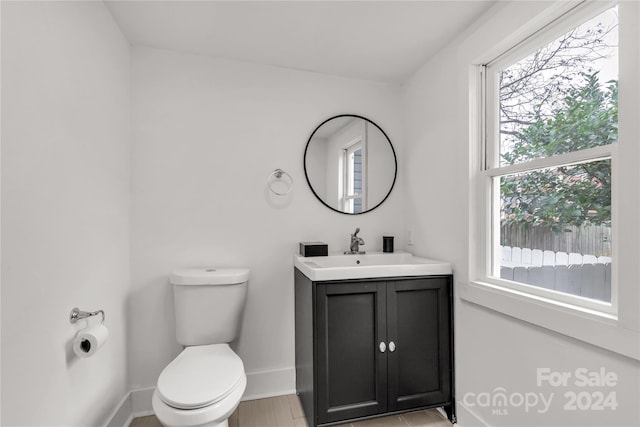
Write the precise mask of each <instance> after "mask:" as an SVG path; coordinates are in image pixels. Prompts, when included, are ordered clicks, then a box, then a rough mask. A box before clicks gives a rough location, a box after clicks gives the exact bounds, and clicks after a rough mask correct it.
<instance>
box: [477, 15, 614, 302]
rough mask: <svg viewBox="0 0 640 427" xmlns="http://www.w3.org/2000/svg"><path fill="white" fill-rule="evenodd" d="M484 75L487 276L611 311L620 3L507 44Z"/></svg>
mask: <svg viewBox="0 0 640 427" xmlns="http://www.w3.org/2000/svg"><path fill="white" fill-rule="evenodd" d="M534 40H535V38H534ZM482 75H483V79H484V84H485V90H484V94H485V95H484V102H483V104H484V111H483V123H484V129H485V130H484V135H485V136H484V141H483V148H484V150H483V153H484V155H483V172H482V174H483V176H484V179H485V181H484V182H485V183H486V185H485V190H486V200H487V202H486V203H487V205H488V206H487V211H488V212H489V213H488V215H489V218H488V220H487V221H486V226H487V228H488V230H487V233H486V239H487V242H486V248H487V250H486V251H485V256H486V268H485V272H486V276H487V279H488V280H489V281H492V282H493V283H497V284H500V285H501V286H504V287H507V288H513V289H516V290H518V291H522V292H525V293H527V294H534V295H540V296H543V297H546V298H550V299H553V300H558V301H563V302H568V303H571V304H574V305H577V306H582V307H587V308H594V309H597V310H598V311H603V312H613V311H615V310H614V308H613V306H612V302H613V297H612V295H615V292H612V283H613V281H612V266H613V263H614V262H615V254H614V253H613V249H612V247H611V240H612V237H611V236H612V226H614V227H615V224H613V221H612V197H611V194H612V191H611V189H612V184H613V183H612V171H613V168H615V167H616V159H615V152H616V145H617V144H616V143H617V140H618V9H617V6H616V7H612V8H610V9H608V10H605V11H604V12H602V11H601V13H599V14H598V15H597V16H595V17H592V18H591V19H588V20H584V21H583V22H582V23H580V24H579V25H572V26H569V27H565V30H564V32H563V33H562V34H561V35H560V36H559V37H557V38H555V39H554V40H552V41H550V42H539V43H537V44H535V45H533V47H532V43H527V44H525V45H522V46H520V47H516V48H514V49H513V50H511V51H509V52H508V53H506V54H505V55H503V56H501V57H500V58H498V59H496V60H494V61H492V62H491V63H489V64H488V65H486V66H484V67H482Z"/></svg>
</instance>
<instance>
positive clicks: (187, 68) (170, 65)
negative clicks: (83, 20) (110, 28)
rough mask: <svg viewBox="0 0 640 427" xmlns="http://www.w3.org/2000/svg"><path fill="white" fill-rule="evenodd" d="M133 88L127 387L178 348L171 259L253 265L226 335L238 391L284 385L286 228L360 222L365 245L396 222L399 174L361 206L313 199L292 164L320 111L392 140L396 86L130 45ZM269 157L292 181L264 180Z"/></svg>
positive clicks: (299, 162)
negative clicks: (271, 185) (359, 121)
mask: <svg viewBox="0 0 640 427" xmlns="http://www.w3.org/2000/svg"><path fill="white" fill-rule="evenodd" d="M132 99H133V104H132V108H133V125H134V130H133V157H132V159H133V160H132V161H133V167H132V171H133V176H132V179H133V197H132V200H133V217H132V221H133V222H132V230H133V234H132V236H133V237H132V286H133V288H132V292H131V297H130V300H129V307H130V312H131V319H130V328H131V338H130V345H131V348H132V352H131V360H130V367H131V380H132V386H133V388H142V387H152V386H154V385H155V383H156V380H157V378H158V375H159V374H160V372H161V370H162V369H163V368H164V366H166V364H167V363H168V362H169V361H170V360H171V359H172V358H173V357H175V355H176V354H177V353H178V352H179V351H180V348H179V346H178V345H177V344H176V342H175V331H174V323H173V322H174V317H173V307H172V304H173V296H172V293H171V288H170V286H169V284H168V275H169V273H170V272H171V270H172V269H175V268H179V267H185V266H198V265H200V266H203V265H205V266H206V265H213V266H219V267H224V266H246V267H249V268H250V269H251V279H250V282H249V293H248V300H247V308H246V314H245V317H244V324H243V328H242V331H241V338H240V340H239V343H238V345H237V349H238V351H239V354H240V356H241V357H242V359H243V361H244V363H245V370H246V371H247V373H248V374H249V388H248V391H247V395H248V396H253V397H255V396H256V395H260V394H277V393H282V392H290V391H292V390H293V388H294V376H293V368H294V322H293V318H294V316H293V260H292V257H293V254H294V253H297V251H298V242H300V241H318V240H320V241H325V242H326V243H328V244H329V248H330V251H344V250H346V249H347V247H348V244H349V235H350V233H352V232H353V230H354V229H355V228H356V227H360V228H361V229H362V231H361V233H360V235H361V236H362V237H363V238H364V240H365V241H366V246H365V247H364V248H363V249H366V250H376V249H377V250H381V246H382V235H383V234H384V235H386V234H389V235H396V236H398V238H399V237H400V231H401V230H402V223H401V221H402V220H401V218H402V204H401V201H402V192H401V188H402V184H400V185H399V186H398V187H396V188H395V189H394V190H393V192H392V194H391V196H390V197H389V199H388V201H387V203H385V204H384V205H383V206H382V207H380V208H378V209H376V210H375V211H373V212H371V213H368V214H365V215H356V216H348V215H343V214H339V213H336V212H333V211H331V210H330V209H328V208H327V207H325V206H324V205H322V204H321V203H320V202H319V201H318V200H316V199H315V197H314V196H313V194H312V193H311V191H310V189H309V188H308V186H307V183H306V181H305V176H304V169H303V153H304V149H305V144H306V142H307V140H308V138H309V135H310V134H311V132H313V130H314V129H315V128H316V126H317V125H318V124H319V123H321V122H322V121H323V120H325V119H326V118H328V117H331V116H334V115H337V114H341V113H354V114H361V115H364V116H366V117H369V118H371V119H372V120H374V121H376V123H378V124H379V125H380V126H381V127H382V128H383V129H385V130H386V131H387V133H388V135H389V137H390V138H391V140H392V141H393V142H394V144H396V148H400V145H401V140H402V135H401V129H400V120H399V117H400V116H399V112H400V109H399V90H398V88H397V87H396V86H389V85H384V84H379V83H372V82H365V81H358V80H349V79H344V78H337V77H329V76H325V75H320V74H313V73H307V72H300V71H294V70H287V69H281V68H274V67H267V66H258V65H252V64H246V63H240V62H233V61H225V60H220V59H213V58H207V57H203V56H196V55H188V54H180V53H175V52H170V51H162V50H154V49H150V48H143V47H140V48H134V49H133V98H132ZM276 168H282V169H283V170H285V171H287V172H288V173H290V174H291V176H292V177H293V179H294V181H295V183H294V188H293V191H292V192H291V193H290V195H289V196H287V197H278V196H275V195H273V194H271V193H270V192H269V190H268V189H267V186H266V182H267V177H268V176H269V174H270V173H271V172H272V171H273V170H274V169H276ZM399 244H400V245H401V244H402V243H401V242H400V243H399ZM262 380H268V381H269V382H270V383H268V384H266V385H261V384H262V383H261V381H262Z"/></svg>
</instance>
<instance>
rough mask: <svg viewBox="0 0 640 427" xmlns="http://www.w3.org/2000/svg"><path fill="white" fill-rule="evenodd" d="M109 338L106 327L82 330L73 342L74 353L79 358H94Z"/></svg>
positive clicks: (98, 326)
mask: <svg viewBox="0 0 640 427" xmlns="http://www.w3.org/2000/svg"><path fill="white" fill-rule="evenodd" d="M108 337H109V330H108V329H107V327H106V326H104V325H97V326H92V327H90V328H86V329H81V330H80V331H79V332H78V334H77V335H76V337H75V339H74V340H73V351H74V352H75V353H76V355H77V356H78V357H91V356H93V355H94V354H95V353H96V352H97V351H98V349H99V348H100V347H102V345H103V344H104V342H105V341H106V340H107V338H108Z"/></svg>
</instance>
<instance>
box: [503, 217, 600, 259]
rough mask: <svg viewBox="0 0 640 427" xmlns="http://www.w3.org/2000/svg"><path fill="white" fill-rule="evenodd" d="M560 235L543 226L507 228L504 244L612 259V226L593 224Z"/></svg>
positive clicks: (504, 230) (505, 227)
mask: <svg viewBox="0 0 640 427" xmlns="http://www.w3.org/2000/svg"><path fill="white" fill-rule="evenodd" d="M566 230H570V231H562V232H560V233H556V232H554V231H552V230H550V229H547V228H542V227H525V226H522V225H515V224H514V225H503V226H502V227H500V244H502V245H504V246H511V247H520V248H531V249H540V250H543V251H544V250H551V251H560V252H574V253H582V254H594V255H596V256H611V227H607V226H604V225H589V226H584V227H567V228H566Z"/></svg>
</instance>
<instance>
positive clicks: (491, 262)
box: [478, 4, 618, 315]
mask: <svg viewBox="0 0 640 427" xmlns="http://www.w3.org/2000/svg"><path fill="white" fill-rule="evenodd" d="M613 5H615V4H608V6H607V7H605V8H603V9H602V10H599V11H598V12H597V13H592V14H591V15H594V16H597V15H598V14H599V13H601V12H604V11H605V10H607V9H609V8H611V7H612V6H613ZM589 19H590V16H588V17H586V18H584V17H580V18H577V19H572V20H569V22H570V23H571V24H565V25H563V26H562V27H561V28H563V29H564V30H565V31H564V32H563V33H565V32H566V31H571V29H573V28H575V27H576V26H578V25H580V24H581V23H583V22H586V21H588V20H589ZM563 33H561V34H563ZM554 34H555V32H554ZM548 38H549V35H545V37H540V38H539V44H535V45H533V46H538V47H536V48H533V47H532V44H531V43H527V45H526V46H525V47H524V48H514V49H512V50H511V51H509V52H508V53H507V54H505V55H501V56H500V57H498V58H496V59H495V60H493V61H491V62H489V63H488V64H486V65H481V66H479V67H478V71H479V73H480V77H479V78H480V84H481V85H482V86H483V90H482V97H481V111H480V118H479V120H480V121H481V122H482V124H483V127H484V129H485V131H484V132H483V133H482V135H481V140H480V143H481V144H482V153H483V158H482V159H481V161H482V165H481V175H482V176H483V177H484V179H485V181H486V182H485V184H484V187H485V188H484V189H483V191H484V192H486V193H488V194H487V198H488V200H490V204H489V206H485V210H486V215H488V216H489V223H488V224H487V227H488V236H486V237H485V239H486V240H487V247H486V248H485V258H486V259H485V268H484V274H483V279H484V280H485V281H487V282H488V283H492V284H494V285H498V286H503V287H506V288H510V289H514V290H517V291H520V292H524V293H531V294H533V295H536V296H539V297H544V298H548V299H550V300H558V301H560V302H563V303H567V304H572V305H575V306H577V307H583V308H587V309H591V310H595V311H597V312H602V313H604V314H609V315H615V314H616V313H617V310H618V289H617V280H616V279H617V271H616V261H615V259H616V257H615V256H616V254H617V247H616V242H617V239H615V240H614V241H613V244H612V254H613V255H612V258H613V259H614V262H613V263H612V278H611V301H610V302H609V303H607V302H605V301H599V300H594V299H589V298H585V297H581V296H578V295H572V294H568V293H564V292H558V291H554V290H552V289H547V288H542V287H537V286H533V285H528V284H525V283H521V282H515V281H510V280H506V279H501V278H500V277H496V276H495V275H493V273H494V272H495V271H496V269H497V268H499V258H498V257H499V256H500V254H499V253H497V248H498V247H499V244H500V242H499V239H500V219H499V216H500V190H499V182H498V181H499V178H500V177H504V176H508V175H511V174H515V173H522V172H531V171H536V170H542V169H547V168H552V167H561V166H570V165H574V164H579V163H588V162H594V161H598V160H606V159H610V160H611V173H612V187H615V186H616V182H615V172H614V171H615V169H616V153H617V142H616V143H614V144H608V145H603V146H598V147H593V148H588V149H583V150H579V151H573V152H568V153H563V154H556V155H552V156H549V157H544V158H536V159H533V160H529V161H526V162H521V163H516V164H512V165H505V166H501V165H500V142H501V140H500V113H499V111H500V105H499V102H500V101H499V90H500V88H499V83H498V75H499V73H500V72H501V71H502V70H504V69H505V68H507V67H509V66H511V65H513V64H515V63H516V62H518V61H519V60H520V59H522V58H524V57H526V56H528V55H529V54H531V53H532V52H533V50H532V49H534V50H535V49H539V48H540V47H544V46H545V44H546V43H548V42H550V41H553V40H555V37H553V38H551V40H550V41H546V40H547V39H548ZM536 39H538V38H536ZM534 43H535V42H534ZM612 193H613V191H612ZM611 204H612V226H611V230H612V235H615V233H616V225H615V221H614V220H613V218H614V217H615V211H616V209H617V206H616V205H615V204H614V200H613V194H612V201H611Z"/></svg>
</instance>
